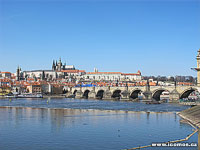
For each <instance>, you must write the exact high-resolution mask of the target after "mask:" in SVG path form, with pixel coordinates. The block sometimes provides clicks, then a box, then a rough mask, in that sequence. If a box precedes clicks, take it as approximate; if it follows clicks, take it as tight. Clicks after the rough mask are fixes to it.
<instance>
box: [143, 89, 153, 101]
mask: <svg viewBox="0 0 200 150" xmlns="http://www.w3.org/2000/svg"><path fill="white" fill-rule="evenodd" d="M143 95H144V96H143V100H144V101H151V100H152V93H151V91H145V92H144V93H143Z"/></svg>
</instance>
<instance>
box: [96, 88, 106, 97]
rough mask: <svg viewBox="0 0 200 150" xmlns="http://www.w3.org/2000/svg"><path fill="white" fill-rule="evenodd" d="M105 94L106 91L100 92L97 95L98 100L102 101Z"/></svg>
mask: <svg viewBox="0 0 200 150" xmlns="http://www.w3.org/2000/svg"><path fill="white" fill-rule="evenodd" d="M103 94H104V90H98V92H97V94H96V98H97V99H102V98H103Z"/></svg>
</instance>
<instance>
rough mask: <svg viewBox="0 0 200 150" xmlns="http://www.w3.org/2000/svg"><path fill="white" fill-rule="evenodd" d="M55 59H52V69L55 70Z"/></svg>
mask: <svg viewBox="0 0 200 150" xmlns="http://www.w3.org/2000/svg"><path fill="white" fill-rule="evenodd" d="M55 67H56V66H55V61H54V60H53V64H52V70H55Z"/></svg>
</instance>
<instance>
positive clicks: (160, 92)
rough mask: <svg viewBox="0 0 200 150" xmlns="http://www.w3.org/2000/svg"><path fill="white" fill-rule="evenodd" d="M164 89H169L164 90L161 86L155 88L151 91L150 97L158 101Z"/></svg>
mask: <svg viewBox="0 0 200 150" xmlns="http://www.w3.org/2000/svg"><path fill="white" fill-rule="evenodd" d="M164 91H168V92H169V90H166V89H163V88H160V89H157V90H155V91H154V92H153V93H152V98H153V99H154V100H156V101H160V95H161V94H162V93H163V92H164Z"/></svg>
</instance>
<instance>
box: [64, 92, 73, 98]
mask: <svg viewBox="0 0 200 150" xmlns="http://www.w3.org/2000/svg"><path fill="white" fill-rule="evenodd" d="M65 96H66V97H67V98H70V97H72V96H73V93H72V92H71V91H69V92H67V93H66V95H65Z"/></svg>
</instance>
